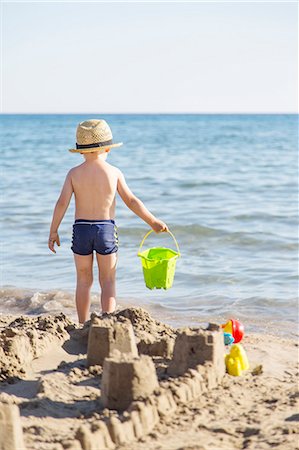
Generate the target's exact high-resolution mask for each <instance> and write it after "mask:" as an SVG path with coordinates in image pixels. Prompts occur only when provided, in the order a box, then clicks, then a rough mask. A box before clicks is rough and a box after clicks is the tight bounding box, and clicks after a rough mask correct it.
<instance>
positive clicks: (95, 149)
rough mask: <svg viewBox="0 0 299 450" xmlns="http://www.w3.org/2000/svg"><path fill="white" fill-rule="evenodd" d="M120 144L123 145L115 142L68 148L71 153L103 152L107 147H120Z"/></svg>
mask: <svg viewBox="0 0 299 450" xmlns="http://www.w3.org/2000/svg"><path fill="white" fill-rule="evenodd" d="M121 145H123V143H122V142H118V143H117V144H110V145H103V146H101V147H92V148H71V149H70V150H69V152H71V153H94V152H99V153H104V152H105V151H106V150H107V148H116V147H120V146H121Z"/></svg>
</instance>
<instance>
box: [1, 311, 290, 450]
mask: <svg viewBox="0 0 299 450" xmlns="http://www.w3.org/2000/svg"><path fill="white" fill-rule="evenodd" d="M124 315H126V316H128V317H129V318H130V320H131V321H132V324H133V327H134V332H135V335H136V336H137V339H138V340H139V342H142V343H143V344H144V346H146V345H149V343H152V345H155V342H156V341H157V340H158V339H161V338H163V337H166V338H170V339H172V338H173V337H174V336H175V330H174V329H173V328H172V327H170V326H167V325H164V324H162V323H159V322H157V321H155V320H153V319H152V318H151V317H150V316H149V315H148V314H147V313H146V312H145V311H144V310H141V309H140V308H138V309H130V310H126V312H125V313H124ZM88 330H89V325H88V324H87V325H86V326H85V327H84V328H83V329H79V328H78V326H77V325H75V324H74V323H73V322H72V321H71V320H69V319H68V318H66V317H65V316H64V315H63V314H61V315H59V316H52V317H50V316H49V317H44V316H43V317H41V316H37V317H28V316H21V317H18V318H15V317H12V316H0V380H1V382H0V402H4V403H14V404H17V405H18V406H19V408H20V413H21V421H22V427H23V430H24V438H25V443H26V448H27V450H35V449H36V450H37V449H38V450H62V449H72V450H79V449H80V448H81V447H79V446H78V441H75V440H74V439H75V434H76V430H77V429H78V428H79V426H80V425H82V424H87V425H89V426H90V427H91V428H92V427H93V426H96V423H97V421H98V420H99V419H100V418H102V417H107V416H110V415H111V414H113V413H111V412H110V411H109V410H107V409H103V408H102V407H101V402H100V395H101V392H100V387H99V379H100V377H101V373H102V368H101V366H92V367H90V368H86V350H87V337H88ZM242 343H243V346H244V348H245V349H246V351H247V354H248V357H249V362H250V366H251V367H250V370H249V371H248V372H247V373H246V374H244V375H243V376H241V377H231V376H229V375H227V374H226V375H225V377H224V379H223V382H222V383H221V385H219V386H218V387H216V388H215V389H213V390H211V391H208V392H205V393H203V394H202V395H201V396H200V397H199V398H198V399H196V400H194V401H192V402H189V403H187V404H181V405H179V407H178V409H177V410H176V412H175V413H174V414H172V415H170V416H167V417H164V418H163V419H161V421H160V423H159V424H158V425H157V426H156V427H155V428H154V430H153V431H152V432H151V433H150V434H149V435H147V436H144V437H143V438H142V439H141V440H139V441H135V442H132V443H130V444H127V445H122V446H119V447H117V448H118V449H119V450H154V449H156V450H158V449H161V450H179V449H180V450H183V449H184V450H218V449H219V450H220V449H223V450H234V449H256V450H263V449H270V448H276V449H279V450H294V449H297V448H299V447H298V421H299V413H298V399H299V394H298V385H297V382H298V368H297V359H298V344H297V342H296V341H295V340H294V339H284V338H281V337H278V336H273V335H271V336H269V335H262V334H251V335H249V336H245V338H244V340H243V342H242ZM148 348H150V347H149V346H148ZM155 364H156V367H157V373H158V377H159V379H160V380H163V374H164V365H165V361H163V359H162V358H155ZM259 365H262V370H258V369H257V370H256V371H255V374H253V373H252V372H253V369H255V368H256V367H258V366H259Z"/></svg>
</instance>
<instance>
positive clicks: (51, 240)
mask: <svg viewBox="0 0 299 450" xmlns="http://www.w3.org/2000/svg"><path fill="white" fill-rule="evenodd" d="M55 242H56V244H57V245H58V247H60V239H59V236H58V233H51V234H50V236H49V241H48V247H49V249H50V250H51V252H53V253H56V250H55V248H54V244H55Z"/></svg>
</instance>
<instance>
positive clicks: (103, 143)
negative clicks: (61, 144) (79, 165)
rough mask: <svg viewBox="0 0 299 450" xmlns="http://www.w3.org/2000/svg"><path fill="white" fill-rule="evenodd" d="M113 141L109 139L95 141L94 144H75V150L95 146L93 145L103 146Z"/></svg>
mask: <svg viewBox="0 0 299 450" xmlns="http://www.w3.org/2000/svg"><path fill="white" fill-rule="evenodd" d="M112 144H113V141H112V139H110V140H109V141H105V142H97V143H95V144H82V145H81V144H76V148H77V150H79V149H83V148H95V147H104V146H105V145H112Z"/></svg>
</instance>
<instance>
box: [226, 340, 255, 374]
mask: <svg viewBox="0 0 299 450" xmlns="http://www.w3.org/2000/svg"><path fill="white" fill-rule="evenodd" d="M225 365H226V370H227V372H228V373H229V374H230V375H233V376H235V377H239V376H240V375H242V372H243V371H244V370H247V369H249V362H248V358H247V355H246V352H245V350H244V348H243V347H242V345H241V344H234V345H233V346H232V348H231V351H230V352H229V354H228V355H226V357H225Z"/></svg>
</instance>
